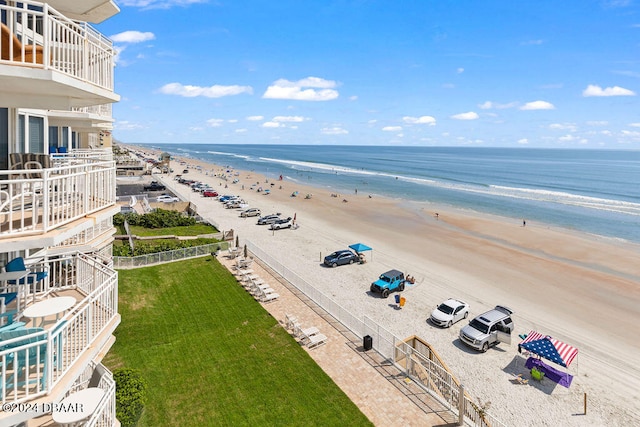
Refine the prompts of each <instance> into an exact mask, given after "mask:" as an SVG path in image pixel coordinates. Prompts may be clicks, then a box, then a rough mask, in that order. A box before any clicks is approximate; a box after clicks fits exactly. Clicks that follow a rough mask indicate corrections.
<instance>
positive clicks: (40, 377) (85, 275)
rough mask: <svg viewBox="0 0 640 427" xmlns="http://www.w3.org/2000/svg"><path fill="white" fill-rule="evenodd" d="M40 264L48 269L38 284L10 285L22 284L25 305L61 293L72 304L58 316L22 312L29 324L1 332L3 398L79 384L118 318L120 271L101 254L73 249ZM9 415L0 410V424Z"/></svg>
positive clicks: (47, 394)
mask: <svg viewBox="0 0 640 427" xmlns="http://www.w3.org/2000/svg"><path fill="white" fill-rule="evenodd" d="M41 267H42V266H41ZM43 267H44V268H46V269H47V270H48V273H49V274H48V276H47V280H45V281H43V283H40V284H38V289H28V288H31V286H29V285H15V284H14V285H8V286H9V287H11V286H14V287H21V288H22V289H18V290H17V292H18V294H19V299H20V300H21V301H26V302H27V304H26V307H27V308H28V307H31V306H33V304H35V303H38V302H42V301H50V300H52V299H54V298H59V297H66V298H69V297H72V298H73V299H74V300H75V304H74V305H73V306H72V307H71V308H70V309H69V310H68V311H67V312H66V314H64V315H63V316H62V317H61V318H60V319H58V318H57V317H56V318H54V317H53V316H52V315H51V316H47V317H45V318H42V319H36V318H34V319H30V318H27V317H26V316H25V317H23V318H22V319H21V320H22V321H24V322H26V323H27V324H26V325H24V326H22V328H21V329H17V330H16V331H19V332H18V333H10V332H2V333H0V337H1V338H0V396H1V397H2V403H6V402H27V401H28V402H39V401H42V402H55V401H58V400H59V399H61V398H63V397H64V394H66V393H67V392H68V391H69V390H70V389H73V388H74V387H79V383H78V379H79V378H81V377H82V375H85V376H86V372H85V371H86V368H87V366H89V365H91V364H92V363H94V362H95V361H99V360H100V359H101V357H102V355H103V354H104V353H105V351H106V350H108V348H109V347H110V346H111V344H112V343H113V336H112V333H113V331H114V330H115V328H116V327H117V325H118V324H119V322H120V315H119V314H118V274H117V272H116V271H115V270H113V269H112V268H110V267H108V266H106V265H105V264H104V263H103V261H102V260H101V259H99V258H96V257H92V256H87V255H85V254H81V253H77V254H75V255H73V256H69V257H64V258H59V259H56V260H54V261H48V262H46V263H45V265H44V266H43ZM19 311H22V312H24V310H19ZM25 314H26V312H25ZM18 316H20V313H18ZM20 317H22V316H20ZM7 334H9V335H7ZM83 372H85V373H84V374H83ZM10 415H11V414H6V413H0V425H2V424H3V421H6V419H5V417H9V416H10Z"/></svg>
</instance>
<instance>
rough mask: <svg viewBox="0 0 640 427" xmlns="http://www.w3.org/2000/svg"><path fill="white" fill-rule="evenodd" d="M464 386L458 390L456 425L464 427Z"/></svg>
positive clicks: (461, 385)
mask: <svg viewBox="0 0 640 427" xmlns="http://www.w3.org/2000/svg"><path fill="white" fill-rule="evenodd" d="M464 410H465V408H464V385H463V384H460V388H459V389H458V425H459V426H461V425H464Z"/></svg>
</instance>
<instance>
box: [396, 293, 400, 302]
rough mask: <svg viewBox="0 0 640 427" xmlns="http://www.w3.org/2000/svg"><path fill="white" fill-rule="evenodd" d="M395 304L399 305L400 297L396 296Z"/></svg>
mask: <svg viewBox="0 0 640 427" xmlns="http://www.w3.org/2000/svg"><path fill="white" fill-rule="evenodd" d="M396 304H400V295H399V294H396Z"/></svg>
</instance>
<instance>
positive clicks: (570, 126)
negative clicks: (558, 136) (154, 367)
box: [549, 123, 578, 132]
mask: <svg viewBox="0 0 640 427" xmlns="http://www.w3.org/2000/svg"><path fill="white" fill-rule="evenodd" d="M549 129H555V130H566V131H569V132H576V131H577V130H578V127H577V126H576V125H575V124H574V123H553V124H550V125H549Z"/></svg>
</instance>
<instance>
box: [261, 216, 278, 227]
mask: <svg viewBox="0 0 640 427" xmlns="http://www.w3.org/2000/svg"><path fill="white" fill-rule="evenodd" d="M279 219H280V214H271V215H265V216H262V217H260V218H258V225H270V224H273V223H274V222H276V221H277V220H279Z"/></svg>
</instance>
